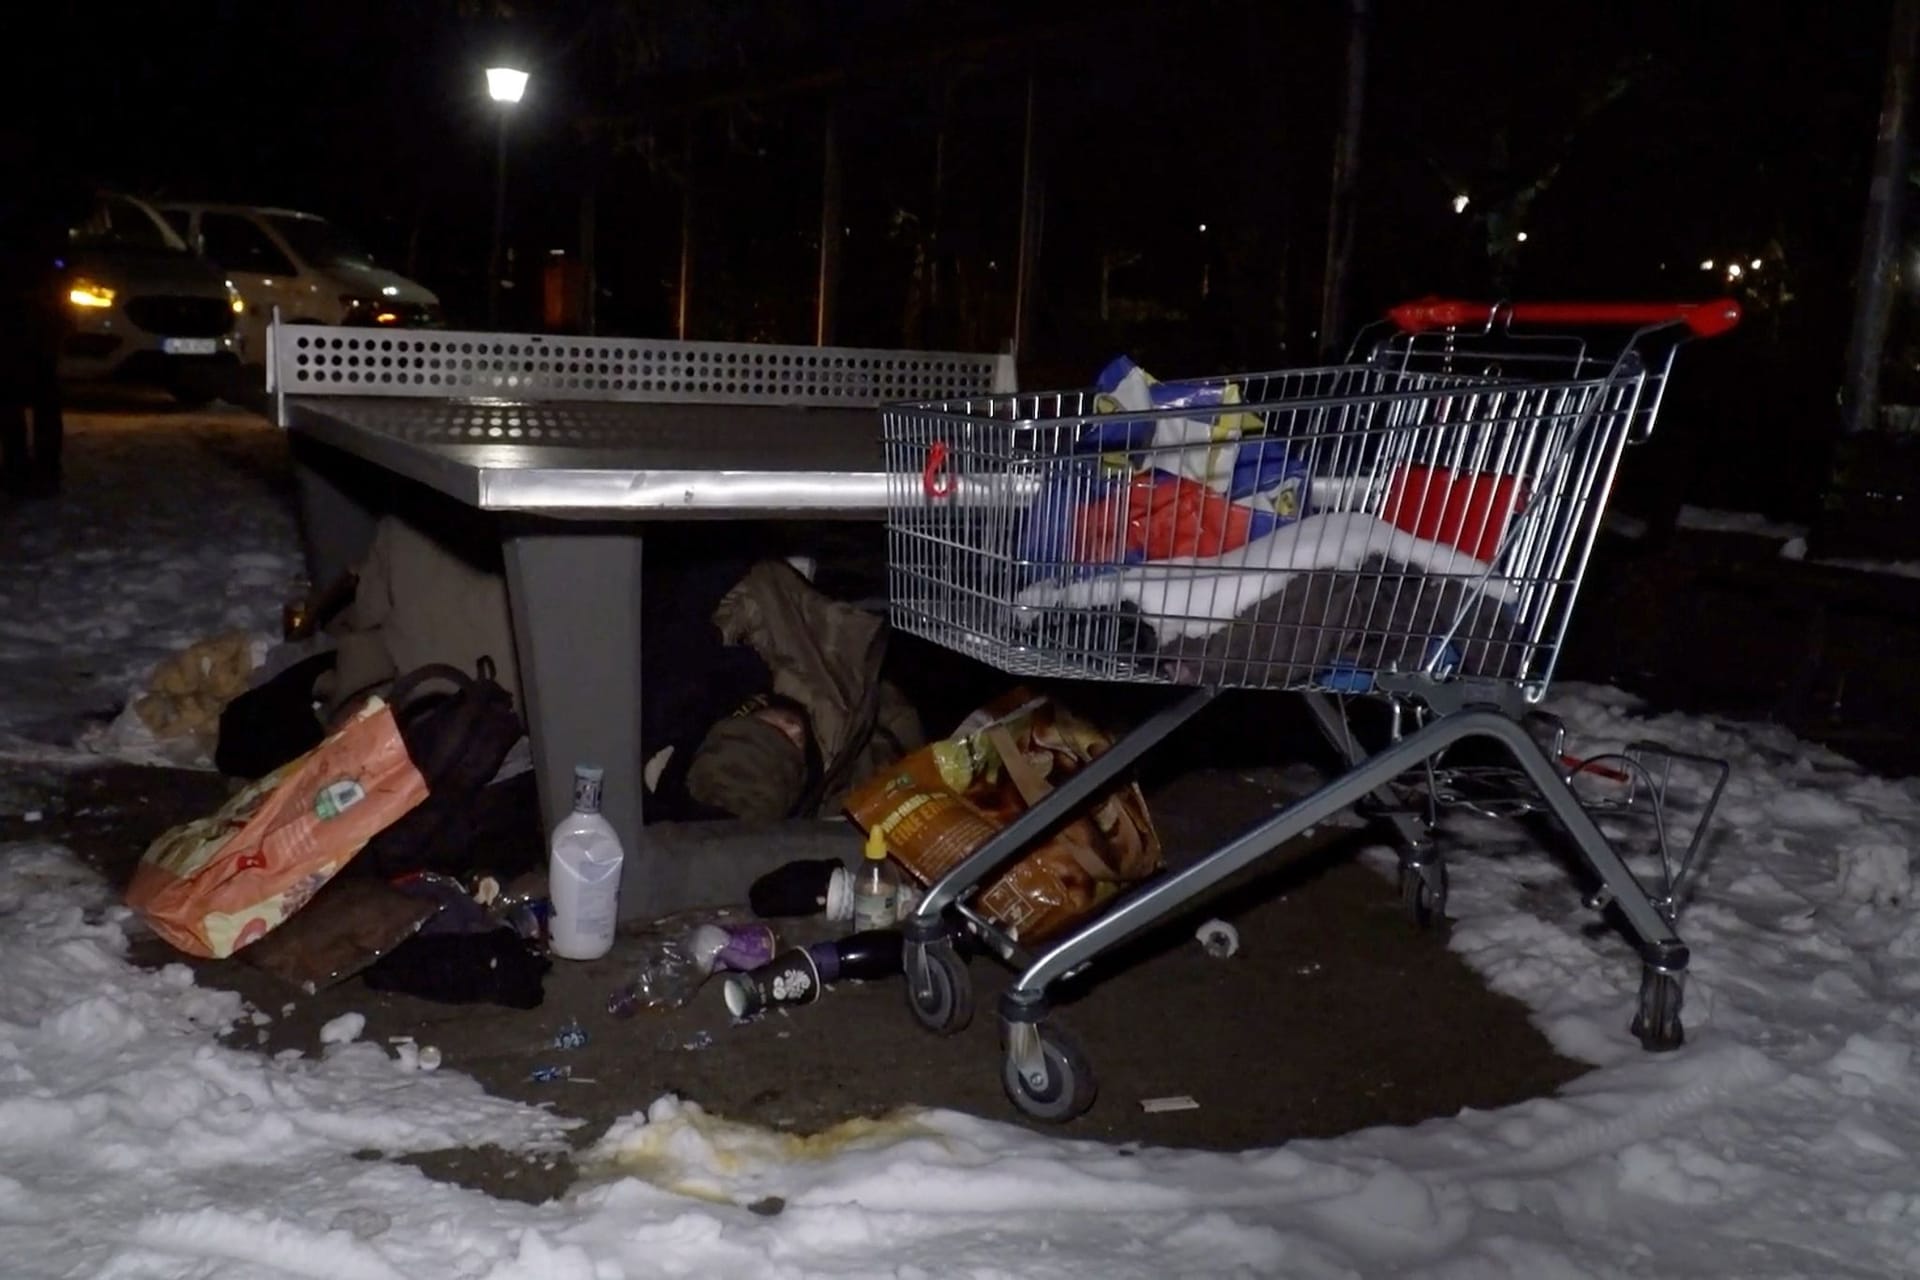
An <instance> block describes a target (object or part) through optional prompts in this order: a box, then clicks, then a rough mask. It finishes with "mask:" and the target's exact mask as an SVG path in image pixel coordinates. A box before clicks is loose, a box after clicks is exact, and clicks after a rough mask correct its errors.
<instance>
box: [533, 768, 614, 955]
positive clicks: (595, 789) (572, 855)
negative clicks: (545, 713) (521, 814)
mask: <svg viewBox="0 0 1920 1280" xmlns="http://www.w3.org/2000/svg"><path fill="white" fill-rule="evenodd" d="M603 776H604V775H603V773H602V771H601V770H599V769H596V768H593V767H592V766H589V765H576V766H575V767H574V770H573V812H572V813H569V814H568V815H567V816H566V817H564V818H562V819H560V822H559V825H557V826H555V827H554V829H553V840H552V843H551V845H550V846H549V854H548V859H547V883H548V892H549V894H550V895H551V897H552V899H553V919H552V920H551V921H550V922H549V923H548V929H549V931H550V932H549V941H548V946H549V948H550V949H551V950H552V952H553V954H554V955H556V956H559V957H561V958H562V959H566V960H597V959H599V958H600V957H601V956H603V955H605V954H607V952H608V951H610V950H612V949H613V933H614V927H615V925H616V924H617V923H618V921H619V918H620V865H621V863H623V862H624V861H626V853H625V851H624V850H622V849H621V847H620V837H619V836H617V835H615V834H614V831H613V824H612V823H610V822H608V821H607V820H606V819H605V818H603V817H601V816H600V784H601V780H602V778H603Z"/></svg>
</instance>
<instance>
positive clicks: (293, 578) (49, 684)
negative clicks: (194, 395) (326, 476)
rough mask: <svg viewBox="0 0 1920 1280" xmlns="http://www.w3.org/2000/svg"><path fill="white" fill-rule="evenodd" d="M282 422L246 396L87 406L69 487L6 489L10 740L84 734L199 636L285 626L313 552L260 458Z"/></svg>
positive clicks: (6, 736)
mask: <svg viewBox="0 0 1920 1280" xmlns="http://www.w3.org/2000/svg"><path fill="white" fill-rule="evenodd" d="M268 430H269V429H268V428H266V427H264V426H263V425H262V424H261V423H260V421H259V420H258V419H257V418H252V417H247V416H243V415H241V414H239V413H237V412H235V411H231V410H229V411H225V412H220V413H208V414H200V413H196V414H160V415H126V414H121V415H110V414H76V415H74V417H73V420H72V423H71V425H70V432H71V438H72V444H71V446H70V447H69V449H68V450H67V458H66V472H67V476H66V489H65V492H64V494H63V495H62V496H61V497H59V498H57V499H53V500H50V501H41V502H33V503H16V504H14V505H12V506H8V505H5V503H4V500H0V688H3V689H4V690H5V694H4V696H0V751H4V750H14V751H17V750H18V749H19V748H20V747H21V746H22V745H23V743H38V744H43V745H44V744H51V743H68V744H71V743H73V742H75V741H77V739H78V738H79V736H80V732H81V729H82V728H83V727H85V722H86V721H87V720H89V719H91V720H93V721H96V722H97V721H104V720H108V719H110V718H111V717H112V716H114V715H115V714H116V713H119V712H121V711H122V710H123V709H124V708H125V706H126V703H127V701H128V698H129V697H130V695H132V694H133V693H135V692H137V691H140V690H143V689H144V688H145V686H146V681H147V678H148V677H149V675H150V674H151V673H152V670H153V668H154V666H155V665H156V664H157V663H158V662H159V661H160V660H161V659H162V658H165V657H167V656H168V655H169V654H172V653H174V652H176V651H177V650H179V649H182V648H185V647H186V645H188V644H189V643H191V642H192V641H194V640H198V639H202V638H204V637H208V636H212V635H215V634H218V633H220V632H224V631H247V632H253V633H260V632H265V631H269V630H277V628H278V625H279V615H280V606H281V604H282V603H283V601H284V600H285V599H287V598H288V597H289V596H290V595H292V594H293V593H294V592H295V590H296V588H297V586H298V580H299V575H300V573H301V559H300V554H299V539H298V536H297V533H296V531H295V522H294V518H293V512H292V509H291V507H290V505H288V504H287V503H286V502H283V501H278V500H274V499H272V498H271V497H270V495H269V494H268V492H267V490H266V483H267V482H266V479H265V477H263V475H262V473H261V470H260V469H259V468H260V464H261V462H262V461H263V460H265V459H268V458H270V457H271V456H272V455H271V452H270V450H268V449H266V448H262V447H261V443H262V442H261V440H260V437H262V436H263V435H264V434H265V433H266V432H267V431H268ZM96 727H97V726H96ZM120 736H121V738H122V739H123V740H125V741H127V744H128V745H129V746H130V747H134V748H137V747H139V746H140V745H142V744H141V742H140V740H139V735H137V734H131V735H129V734H125V733H124V732H123V734H122V735H120ZM0 758H4V757H3V756H0Z"/></svg>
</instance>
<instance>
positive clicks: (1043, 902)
mask: <svg viewBox="0 0 1920 1280" xmlns="http://www.w3.org/2000/svg"><path fill="white" fill-rule="evenodd" d="M1110 745H1111V744H1110V743H1109V741H1108V739H1107V738H1106V736H1105V735H1104V734H1102V733H1101V732H1100V731H1099V730H1097V729H1095V728H1094V727H1093V726H1092V725H1089V724H1087V723H1086V722H1085V721H1083V720H1081V719H1080V718H1079V717H1077V716H1075V715H1074V714H1073V713H1072V712H1070V711H1068V710H1067V709H1066V708H1065V707H1062V706H1060V705H1058V704H1057V703H1055V702H1053V701H1052V700H1050V699H1048V698H1044V697H1042V698H1035V697H1033V696H1031V695H1030V694H1028V693H1027V691H1026V690H1024V689H1018V690H1015V691H1014V692H1013V693H1011V694H1008V695H1007V696H1006V697H1003V698H1000V699H998V700H996V701H995V702H994V703H992V704H991V705H989V706H987V707H985V708H983V709H982V710H981V711H979V712H976V713H975V714H974V715H973V716H972V717H969V719H968V722H967V724H965V725H963V726H961V730H960V732H959V733H956V734H955V735H954V736H953V737H952V738H949V739H947V740H946V741H944V742H936V743H933V744H931V745H930V746H926V747H923V748H921V749H920V750H918V751H916V752H914V753H913V754H912V755H910V756H908V757H907V758H906V759H904V760H902V761H900V762H899V763H897V764H894V765H889V766H888V767H887V768H885V769H882V770H881V771H880V772H878V773H876V774H874V775H873V776H872V777H870V778H868V779H867V780H866V781H865V782H863V783H861V784H860V785H859V786H858V787H856V788H854V790H853V792H852V794H851V795H849V796H848V798H847V812H848V814H849V815H850V816H851V817H852V818H853V820H854V822H855V823H856V824H858V825H859V826H860V827H861V828H862V829H863V830H871V829H872V828H873V827H874V826H876V825H877V826H879V827H880V828H881V830H882V831H884V832H885V834H886V842H887V849H888V851H889V852H890V853H892V854H893V856H894V858H895V859H896V860H897V861H898V862H899V863H900V864H901V865H902V866H904V867H905V868H906V869H907V870H908V871H909V872H910V873H912V875H913V876H914V878H916V879H917V880H919V881H920V882H921V883H922V884H931V883H933V882H934V881H935V880H938V879H939V878H940V877H941V876H943V875H945V874H946V873H947V872H948V871H949V870H951V869H952V868H953V867H954V866H955V865H957V864H958V863H959V862H960V860H961V859H963V858H965V857H966V856H967V855H968V854H970V853H972V852H973V851H974V850H975V849H978V848H979V847H980V846H982V845H984V844H985V843H986V842H987V841H988V840H991V839H992V838H993V837H994V835H995V834H996V833H998V832H999V831H1000V830H1001V829H1002V828H1004V827H1005V826H1006V825H1007V824H1008V823H1010V822H1012V821H1013V820H1014V819H1015V818H1017V817H1018V816H1019V815H1020V814H1021V813H1023V812H1025V811H1026V810H1027V809H1028V808H1029V807H1030V806H1032V805H1034V804H1036V803H1038V802H1039V800H1040V798H1041V797H1042V796H1044V795H1045V794H1046V793H1047V792H1048V791H1051V790H1052V789H1053V788H1055V787H1056V786H1058V785H1059V784H1060V783H1062V782H1064V781H1066V779H1068V778H1070V777H1072V776H1073V775H1074V774H1075V773H1078V772H1079V771H1080V770H1081V769H1082V768H1083V767H1085V766H1086V765H1087V764H1088V763H1089V762H1091V761H1092V760H1093V759H1094V758H1095V757H1096V756H1098V755H1100V754H1101V753H1102V752H1104V751H1106V750H1107V748H1108V747H1109V746H1110ZM1159 868H1160V837H1159V834H1158V833H1157V832H1156V831H1155V830H1154V827H1153V819H1152V817H1151V815H1149V814H1148V812H1147V802H1146V799H1145V797H1143V796H1142V795H1141V794H1140V787H1139V785H1138V784H1137V783H1120V782H1116V783H1114V785H1113V786H1112V787H1110V788H1108V789H1107V791H1106V792H1105V793H1104V794H1103V795H1100V796H1098V797H1096V798H1095V799H1093V800H1091V801H1089V802H1088V803H1087V804H1086V805H1084V806H1082V808H1080V809H1079V810H1078V811H1077V812H1075V813H1074V814H1073V815H1072V816H1071V817H1069V818H1068V819H1067V820H1066V821H1065V822H1064V823H1062V824H1061V825H1060V826H1059V827H1058V828H1056V829H1055V830H1054V832H1053V833H1052V834H1051V835H1048V836H1046V837H1044V838H1043V839H1041V840H1039V841H1036V842H1035V843H1034V844H1032V845H1030V846H1028V851H1027V852H1026V853H1025V854H1024V855H1022V856H1021V857H1020V858H1019V859H1017V860H1016V861H1015V862H1014V863H1013V865H1012V866H1010V867H1008V868H1007V869H1006V870H1004V871H1002V872H1001V873H1000V874H999V875H998V876H996V877H994V878H993V879H992V880H990V881H989V882H988V883H986V884H985V885H984V886H983V887H982V888H981V890H980V892H979V896H978V904H979V906H980V908H981V910H982V911H984V912H985V913H986V915H987V916H988V918H989V919H991V920H993V921H994V922H995V923H997V924H999V925H1000V926H1001V927H1003V928H1005V929H1006V930H1008V931H1009V932H1010V933H1012V934H1013V936H1014V937H1016V938H1018V939H1020V940H1021V941H1022V942H1038V941H1040V940H1043V939H1045V938H1048V937H1050V936H1052V935H1054V934H1057V933H1059V932H1061V931H1062V930H1063V929H1065V928H1067V927H1068V926H1069V925H1072V924H1074V923H1076V922H1078V921H1080V920H1082V919H1085V918H1086V917H1088V916H1090V915H1092V914H1094V913H1095V912H1097V911H1098V910H1099V909H1100V908H1101V907H1102V906H1103V905H1104V904H1105V903H1106V902H1107V900H1108V899H1110V898H1112V897H1113V896H1114V895H1115V894H1117V893H1119V892H1120V891H1121V890H1122V889H1124V888H1125V887H1126V886H1128V885H1130V884H1133V883H1135V882H1137V881H1139V880H1143V879H1145V878H1146V877H1148V876H1150V875H1152V874H1153V873H1154V872H1155V871H1157V870H1159Z"/></svg>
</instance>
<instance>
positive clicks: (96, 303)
mask: <svg viewBox="0 0 1920 1280" xmlns="http://www.w3.org/2000/svg"><path fill="white" fill-rule="evenodd" d="M113 298H114V292H113V290H112V289H109V288H108V287H107V286H106V285H103V284H100V283H98V282H96V281H93V280H88V279H86V278H85V277H81V278H80V279H77V280H75V281H74V282H73V285H72V287H70V288H69V289H68V290H67V301H68V302H70V303H72V304H73V305H74V306H76V307H85V308H87V309H88V310H92V309H94V308H96V307H110V306H112V305H113Z"/></svg>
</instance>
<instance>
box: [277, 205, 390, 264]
mask: <svg viewBox="0 0 1920 1280" xmlns="http://www.w3.org/2000/svg"><path fill="white" fill-rule="evenodd" d="M267 221H268V222H270V223H272V224H273V229H274V230H275V231H277V232H279V233H280V237H281V239H283V240H285V241H286V242H287V243H288V244H289V245H291V246H293V252H294V254H295V256H297V257H299V258H300V259H301V260H302V261H305V262H307V263H310V264H311V265H313V266H316V267H370V266H372V265H373V255H372V254H370V253H368V252H367V251H366V250H365V249H363V248H361V247H360V244H359V242H358V241H356V240H355V239H354V238H353V237H352V236H350V235H348V234H347V233H346V232H344V231H342V230H340V228H338V227H336V226H334V225H333V224H332V223H331V222H328V221H326V220H324V219H322V218H297V217H293V216H291V215H289V214H284V213H270V214H268V215H267Z"/></svg>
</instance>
